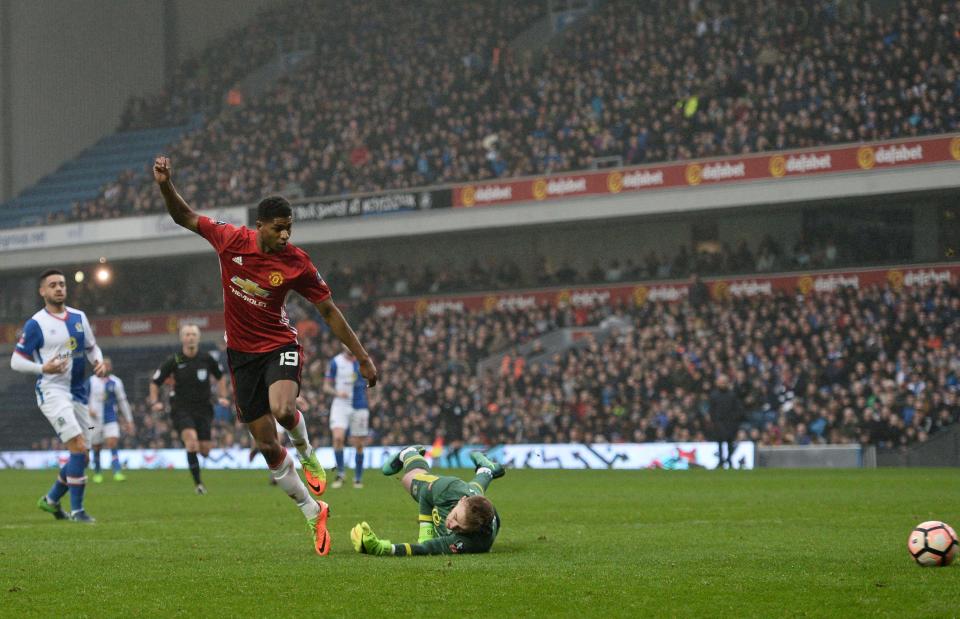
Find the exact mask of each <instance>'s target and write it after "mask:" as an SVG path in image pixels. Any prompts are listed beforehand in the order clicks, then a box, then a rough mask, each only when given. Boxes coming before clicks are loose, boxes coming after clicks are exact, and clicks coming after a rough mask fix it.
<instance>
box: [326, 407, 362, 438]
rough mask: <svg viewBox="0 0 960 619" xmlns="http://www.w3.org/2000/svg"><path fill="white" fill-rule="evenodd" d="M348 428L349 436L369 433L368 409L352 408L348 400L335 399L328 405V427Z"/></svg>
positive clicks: (360, 435)
mask: <svg viewBox="0 0 960 619" xmlns="http://www.w3.org/2000/svg"><path fill="white" fill-rule="evenodd" d="M333 428H340V429H347V428H349V430H350V436H356V437H364V436H367V435H368V434H370V410H369V409H366V408H354V407H353V406H352V405H351V404H350V402H349V401H344V400H340V399H336V400H334V401H333V404H332V405H331V406H330V429H333Z"/></svg>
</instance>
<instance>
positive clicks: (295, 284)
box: [197, 215, 330, 353]
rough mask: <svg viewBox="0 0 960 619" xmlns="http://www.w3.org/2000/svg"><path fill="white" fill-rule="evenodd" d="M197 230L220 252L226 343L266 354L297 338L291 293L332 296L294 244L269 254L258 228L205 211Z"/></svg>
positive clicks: (307, 296)
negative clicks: (259, 241)
mask: <svg viewBox="0 0 960 619" xmlns="http://www.w3.org/2000/svg"><path fill="white" fill-rule="evenodd" d="M197 229H198V230H199V232H200V236H202V237H203V238H205V239H207V241H209V243H210V244H211V245H213V248H214V249H215V250H217V254H218V255H219V256H220V279H221V280H222V282H223V313H224V319H225V322H226V325H227V347H228V348H230V349H232V350H236V351H239V352H247V353H261V352H269V351H271V350H276V349H278V348H280V347H282V346H286V345H288V344H295V343H297V330H296V329H294V328H293V326H292V325H291V324H290V321H289V319H288V318H287V312H286V310H285V309H284V307H283V303H284V301H285V300H286V298H287V295H288V294H289V293H290V291H291V290H295V291H297V292H299V293H300V294H301V295H303V297H304V298H305V299H306V300H307V301H310V302H311V303H319V302H321V301H324V300H326V299H327V298H329V297H330V288H329V287H328V286H327V283H326V282H325V281H323V278H322V277H321V276H320V273H319V272H318V271H317V267H315V266H313V263H312V262H311V261H310V256H308V255H307V253H306V252H305V251H303V250H302V249H300V248H299V247H294V246H293V245H290V244H289V243H288V244H287V246H286V247H285V248H284V249H283V250H282V251H279V252H276V253H271V254H265V253H263V252H261V251H260V248H259V247H258V246H257V233H256V231H254V230H250V229H249V228H246V227H242V228H238V227H236V226H232V225H230V224H227V223H224V222H222V221H214V220H212V219H210V218H209V217H204V216H202V215H201V216H200V219H199V221H198V222H197Z"/></svg>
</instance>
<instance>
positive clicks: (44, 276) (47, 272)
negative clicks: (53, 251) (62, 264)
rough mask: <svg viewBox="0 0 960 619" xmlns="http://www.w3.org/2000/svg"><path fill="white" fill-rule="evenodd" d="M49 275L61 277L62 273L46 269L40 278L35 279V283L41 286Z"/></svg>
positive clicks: (58, 270)
mask: <svg viewBox="0 0 960 619" xmlns="http://www.w3.org/2000/svg"><path fill="white" fill-rule="evenodd" d="M51 275H63V271H61V270H60V269H47V270H46V271H44V272H43V273H41V274H40V277H39V278H38V279H37V283H38V284H42V283H43V280H45V279H47V278H48V277H50V276H51ZM64 277H66V276H64Z"/></svg>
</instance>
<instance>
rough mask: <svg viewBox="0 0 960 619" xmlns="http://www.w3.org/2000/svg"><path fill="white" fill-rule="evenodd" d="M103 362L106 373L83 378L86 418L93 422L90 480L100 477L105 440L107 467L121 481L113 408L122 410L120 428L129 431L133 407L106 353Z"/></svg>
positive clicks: (98, 479)
mask: <svg viewBox="0 0 960 619" xmlns="http://www.w3.org/2000/svg"><path fill="white" fill-rule="evenodd" d="M103 365H104V368H105V371H106V373H107V375H106V376H104V377H103V378H100V377H99V376H91V377H89V378H87V389H88V391H89V394H90V404H89V406H90V420H91V421H92V422H93V431H92V432H91V436H90V442H91V443H93V483H95V484H99V483H100V482H102V481H103V473H101V472H100V450H101V449H102V448H103V446H104V444H106V446H107V449H109V450H110V468H111V469H112V470H113V480H114V481H125V480H126V479H127V478H126V476H125V475H124V474H123V471H121V470H120V452H119V451H118V450H117V443H118V442H119V440H120V424H119V423H118V417H117V411H119V412H120V413H122V414H123V420H124V432H126V433H127V434H133V431H134V428H133V411H131V410H130V403H129V402H128V401H127V392H126V391H125V390H124V388H123V381H122V380H120V377H119V376H115V375H113V374H111V373H110V372H112V371H113V364H112V363H111V362H110V358H109V357H104V359H103Z"/></svg>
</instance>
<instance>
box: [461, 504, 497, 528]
mask: <svg viewBox="0 0 960 619" xmlns="http://www.w3.org/2000/svg"><path fill="white" fill-rule="evenodd" d="M491 526H493V503H491V502H490V499H488V498H487V497H485V496H479V495H478V496H468V497H467V499H466V501H464V509H463V528H462V532H463V533H478V532H480V531H483V530H484V529H487V528H489V527H491Z"/></svg>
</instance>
